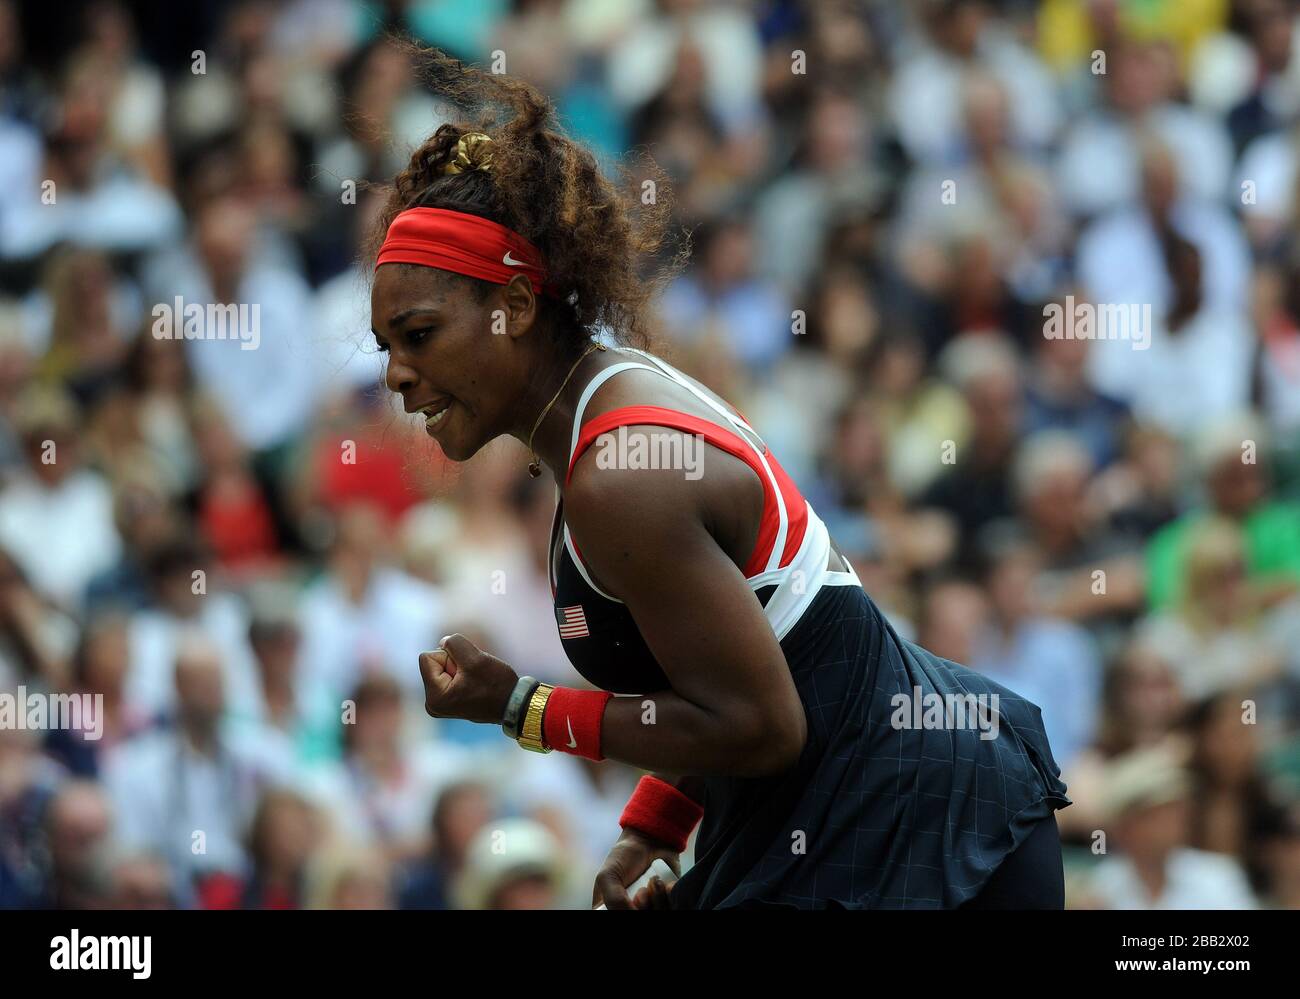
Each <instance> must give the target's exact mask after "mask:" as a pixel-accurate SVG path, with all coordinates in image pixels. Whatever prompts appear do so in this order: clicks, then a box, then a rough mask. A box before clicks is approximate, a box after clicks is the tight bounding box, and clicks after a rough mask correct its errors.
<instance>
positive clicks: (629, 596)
mask: <svg viewBox="0 0 1300 999" xmlns="http://www.w3.org/2000/svg"><path fill="white" fill-rule="evenodd" d="M652 429H654V428H652ZM660 432H662V430H661V428H660ZM590 459H591V456H590V455H587V456H584V457H583V459H582V460H581V461H580V462H579V466H578V472H577V473H575V476H574V479H573V481H572V482H571V483H570V486H569V489H568V490H566V494H565V510H566V519H567V520H568V523H569V530H570V532H571V533H572V535H573V537H574V540H575V541H576V543H577V545H578V548H579V550H580V551H581V553H582V557H583V560H584V561H585V562H586V563H587V565H588V567H589V568H590V569H591V571H592V572H593V573H594V574H595V576H596V578H597V579H598V580H599V581H600V583H601V585H602V586H603V587H606V588H608V590H609V592H611V593H612V594H613V595H615V596H617V597H618V598H619V599H621V600H622V601H623V602H624V603H625V604H626V605H627V608H628V610H629V611H630V613H631V614H632V617H633V618H634V620H635V621H636V624H637V628H638V630H639V631H640V632H641V635H642V637H643V638H644V639H645V641H646V643H647V645H648V646H649V648H650V650H651V652H652V653H653V654H654V656H655V659H656V661H657V662H658V663H659V666H660V668H661V669H662V670H663V672H664V674H665V675H666V676H667V677H668V680H669V684H670V689H668V690H662V691H655V692H650V693H647V694H646V695H645V696H643V697H624V698H615V699H614V700H612V701H610V702H609V705H608V707H607V708H606V709H605V716H604V722H603V725H602V736H601V743H602V750H603V752H604V754H605V755H606V756H608V757H611V758H613V759H616V760H620V761H622V762H624V763H629V764H631V765H633V766H636V767H639V768H641V769H645V770H655V771H667V772H668V773H670V774H701V775H731V776H762V775H766V774H774V773H780V772H783V771H785V770H787V769H788V768H789V767H790V766H792V765H793V764H794V762H795V761H796V760H797V759H798V757H799V754H800V752H801V751H802V749H803V745H804V742H805V740H806V737H807V722H806V719H805V717H804V711H803V705H802V703H801V702H800V700H799V696H798V693H797V691H796V690H795V687H794V682H793V680H792V679H791V677H790V670H789V666H788V665H787V663H786V660H785V655H784V653H783V652H782V650H781V646H780V643H779V642H778V641H777V640H776V636H775V635H774V634H773V632H772V628H771V626H770V624H769V623H768V621H767V619H766V617H765V616H764V613H763V608H762V605H761V604H760V603H759V602H758V600H757V598H756V597H755V596H754V593H753V591H752V590H751V589H750V587H749V584H748V583H747V582H746V581H745V578H744V576H743V575H742V574H741V572H740V570H739V569H738V568H737V567H736V564H735V562H733V561H732V559H731V558H730V557H729V556H728V555H727V553H726V552H724V551H723V550H722V548H721V547H720V546H719V545H718V543H717V542H716V541H715V540H714V538H713V536H712V535H711V534H710V532H709V530H708V529H707V528H706V526H705V525H706V523H708V522H709V521H710V519H711V518H710V512H709V510H708V505H709V503H710V501H711V495H710V488H712V489H715V490H716V488H717V487H718V483H717V482H716V481H715V482H713V483H704V482H702V481H690V480H687V479H686V478H685V476H684V475H683V474H682V473H681V472H680V471H674V470H666V469H665V470H630V469H598V468H597V467H596V466H595V462H594V461H592V460H590ZM588 461H590V465H589V466H588V467H586V468H584V465H586V464H587V463H588ZM720 464H721V462H717V463H715V465H720ZM718 474H719V475H723V474H728V470H727V469H726V468H723V469H719V472H718ZM747 474H752V473H747Z"/></svg>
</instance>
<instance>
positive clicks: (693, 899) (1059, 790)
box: [671, 586, 1070, 909]
mask: <svg viewBox="0 0 1300 999" xmlns="http://www.w3.org/2000/svg"><path fill="white" fill-rule="evenodd" d="M781 644H782V648H783V649H784V650H785V652H786V658H787V661H788V662H789V664H790V669H791V673H792V675H793V677H794V682H795V686H796V687H797V689H798V691H799V696H800V698H801V699H802V701H803V704H804V709H805V713H806V714H807V718H808V742H807V744H806V746H805V747H804V751H803V754H802V756H801V757H800V760H799V762H798V763H797V764H796V766H795V767H794V768H793V769H792V770H790V771H789V772H787V773H785V774H783V775H781V776H779V777H765V778H730V777H728V778H709V779H707V780H706V782H705V788H706V790H705V813H704V818H703V820H702V822H701V824H700V831H699V835H698V837H697V839H696V844H695V858H696V859H695V864H694V866H693V867H692V868H691V869H690V870H689V871H687V872H686V873H685V874H684V875H683V877H682V878H681V880H680V881H678V882H677V885H676V886H675V887H674V889H673V892H672V896H671V897H672V902H673V905H674V906H675V907H678V908H707V909H712V908H727V907H736V906H744V907H751V906H753V907H759V906H781V907H795V908H827V907H845V908H871V909H875V908H881V909H884V908H948V909H951V908H957V907H958V906H960V905H962V904H963V903H965V902H968V901H970V900H971V899H974V898H975V896H977V895H978V894H979V893H980V892H981V890H982V889H983V888H984V887H985V885H986V884H987V883H988V881H989V879H990V877H991V876H992V874H993V872H994V871H995V870H997V868H998V867H999V865H1000V864H1001V863H1002V861H1003V860H1004V859H1005V858H1006V857H1007V856H1008V855H1009V854H1010V853H1011V852H1012V851H1013V850H1015V849H1016V848H1017V847H1018V846H1019V845H1020V844H1021V843H1022V842H1024V841H1025V839H1026V838H1027V837H1028V836H1029V835H1030V833H1031V832H1032V831H1033V830H1034V829H1035V828H1036V827H1037V825H1038V823H1039V822H1040V820H1042V819H1045V818H1047V817H1050V816H1051V815H1052V813H1053V811H1054V810H1055V809H1058V808H1062V807H1064V806H1066V805H1068V804H1070V800H1069V798H1067V797H1066V793H1065V792H1066V787H1065V784H1064V783H1062V781H1061V779H1060V768H1059V767H1057V765H1056V762H1055V760H1054V759H1053V758H1052V752H1051V748H1050V747H1049V745H1048V742H1047V734H1046V732H1044V730H1043V723H1042V716H1041V712H1040V711H1039V709H1038V707H1037V705H1035V704H1032V703H1031V702H1029V701H1027V700H1025V699H1024V698H1022V697H1019V696H1017V695H1016V694H1015V693H1013V692H1012V691H1010V690H1008V689H1007V688H1006V687H1004V686H1002V685H1000V684H997V683H994V682H993V681H992V680H989V679H987V678H986V677H984V676H981V675H980V674H979V673H976V672H974V671H973V670H971V669H968V668H967V667H965V666H961V665H959V664H957V663H954V662H951V661H950V660H947V659H941V658H939V657H938V656H935V655H932V654H931V653H929V652H927V651H925V650H924V649H922V648H921V647H920V646H918V645H915V644H913V643H911V642H908V641H905V640H903V639H902V638H900V637H899V636H898V634H897V633H896V632H895V631H894V629H893V628H892V627H891V626H890V625H889V622H888V621H887V620H885V617H884V615H882V614H881V613H880V610H879V608H877V607H876V605H875V603H874V602H872V600H871V598H870V597H868V596H867V594H866V593H865V592H864V591H863V590H862V589H861V588H859V587H856V586H836V587H826V588H824V589H823V590H822V591H821V592H820V593H819V594H818V596H817V599H816V601H815V602H814V604H813V605H812V607H810V608H809V610H808V611H807V612H806V613H805V614H804V616H803V618H802V619H801V620H800V622H799V623H798V625H796V626H795V628H794V629H793V630H792V631H791V632H790V634H789V635H787V636H786V638H785V639H784V640H783V641H782V643H781ZM971 695H974V697H972V696H971ZM994 695H996V699H995V698H994ZM971 707H974V708H975V709H976V710H974V711H971V710H968V709H969V708H971ZM989 712H993V713H992V714H990V713H989Z"/></svg>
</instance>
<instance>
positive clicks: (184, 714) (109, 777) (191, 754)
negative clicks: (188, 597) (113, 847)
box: [104, 640, 290, 898]
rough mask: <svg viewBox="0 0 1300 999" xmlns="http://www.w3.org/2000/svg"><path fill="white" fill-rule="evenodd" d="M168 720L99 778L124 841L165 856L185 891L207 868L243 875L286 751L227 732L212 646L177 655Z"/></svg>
mask: <svg viewBox="0 0 1300 999" xmlns="http://www.w3.org/2000/svg"><path fill="white" fill-rule="evenodd" d="M175 679H176V703H177V715H176V725H175V727H174V728H171V729H168V730H164V731H158V732H154V733H150V734H147V735H144V736H141V737H140V738H138V739H134V740H132V741H130V742H128V743H126V744H124V745H123V746H121V747H120V748H118V749H117V750H115V751H114V753H113V754H112V755H111V756H110V757H109V759H108V763H107V766H106V768H105V774H104V779H105V783H106V786H107V787H108V790H109V794H110V797H111V798H112V800H113V804H114V812H115V816H116V820H117V825H116V828H117V833H118V837H119V839H120V841H121V843H122V845H123V846H125V847H127V848H130V849H145V850H150V851H153V852H156V853H158V854H160V855H162V856H165V857H166V858H167V860H168V863H169V864H170V866H171V869H172V874H173V877H174V878H175V880H176V885H177V888H178V890H179V892H180V894H181V897H182V898H186V897H187V895H188V892H189V891H190V889H191V888H192V886H193V880H194V879H195V878H196V877H198V876H201V875H203V874H207V873H213V872H226V873H234V874H239V873H243V871H244V869H245V867H246V864H247V857H246V854H245V849H244V845H243V841H244V836H245V834H246V831H247V827H248V823H249V821H250V820H251V818H252V816H253V813H254V810H255V809H256V807H257V802H258V800H259V798H260V797H261V794H262V792H263V791H264V790H265V789H266V788H267V787H269V786H272V785H273V784H276V783H278V782H281V781H284V780H286V779H287V777H288V775H289V773H290V769H289V762H288V754H287V750H286V751H285V752H283V753H277V752H275V751H274V747H273V746H272V745H271V743H269V742H268V741H266V740H258V741H256V742H252V741H244V740H239V741H236V740H235V739H233V738H231V737H230V735H229V734H228V733H227V732H226V731H225V730H224V728H223V725H222V719H223V715H224V714H225V693H224V690H223V684H222V670H221V662H220V659H219V656H218V653H217V650H216V648H215V647H214V646H212V645H210V644H206V643H201V642H199V641H197V640H192V641H189V642H187V643H186V644H185V645H183V646H182V647H181V649H180V650H179V652H178V654H177V658H176V673H175Z"/></svg>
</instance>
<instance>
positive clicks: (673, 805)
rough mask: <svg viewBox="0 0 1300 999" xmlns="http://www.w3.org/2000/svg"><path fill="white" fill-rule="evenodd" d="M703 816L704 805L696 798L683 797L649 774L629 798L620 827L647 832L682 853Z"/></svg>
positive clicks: (675, 789) (679, 792)
mask: <svg viewBox="0 0 1300 999" xmlns="http://www.w3.org/2000/svg"><path fill="white" fill-rule="evenodd" d="M703 814H704V806H703V805H701V804H699V802H697V801H696V800H695V799H694V798H691V797H689V796H687V795H685V794H682V792H681V791H679V790H677V788H675V787H673V786H672V785H671V784H669V783H668V782H667V781H665V780H660V779H659V778H658V777H654V776H652V775H650V774H646V776H644V777H642V778H641V781H640V783H638V784H637V786H636V790H635V791H633V792H632V797H631V798H629V799H628V803H627V805H626V807H624V809H623V817H622V818H620V819H619V820H618V824H619V825H620V826H622V827H623V828H624V829H635V830H636V831H637V832H639V833H645V834H646V835H647V836H649V837H650V838H651V839H654V840H658V841H659V842H660V843H663V844H665V845H667V846H671V847H672V848H673V849H674V850H676V851H677V852H678V853H681V852H682V851H683V850H685V849H686V841H687V840H688V839H690V838H691V833H692V832H693V831H694V829H695V825H696V823H698V822H699V821H700V816H702V815H703Z"/></svg>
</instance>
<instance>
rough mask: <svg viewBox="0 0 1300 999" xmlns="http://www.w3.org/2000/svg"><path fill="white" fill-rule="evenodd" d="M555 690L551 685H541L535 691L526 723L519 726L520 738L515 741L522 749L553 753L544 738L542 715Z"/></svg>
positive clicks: (529, 705)
mask: <svg viewBox="0 0 1300 999" xmlns="http://www.w3.org/2000/svg"><path fill="white" fill-rule="evenodd" d="M554 689H555V687H553V686H552V685H551V684H549V683H541V684H538V685H537V689H536V690H534V691H533V696H532V697H531V698H530V699H529V701H528V711H527V713H526V714H525V715H524V723H523V724H522V725H520V726H519V738H518V739H517V740H515V741H517V742H518V743H519V745H520V747H521V748H523V749H527V750H529V751H530V752H534V753H549V752H550V751H551V747H550V746H548V745H547V744H546V742H545V740H544V739H543V738H542V715H543V714H544V713H545V712H546V702H547V701H548V700H549V699H550V696H551V691H553V690H554Z"/></svg>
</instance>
